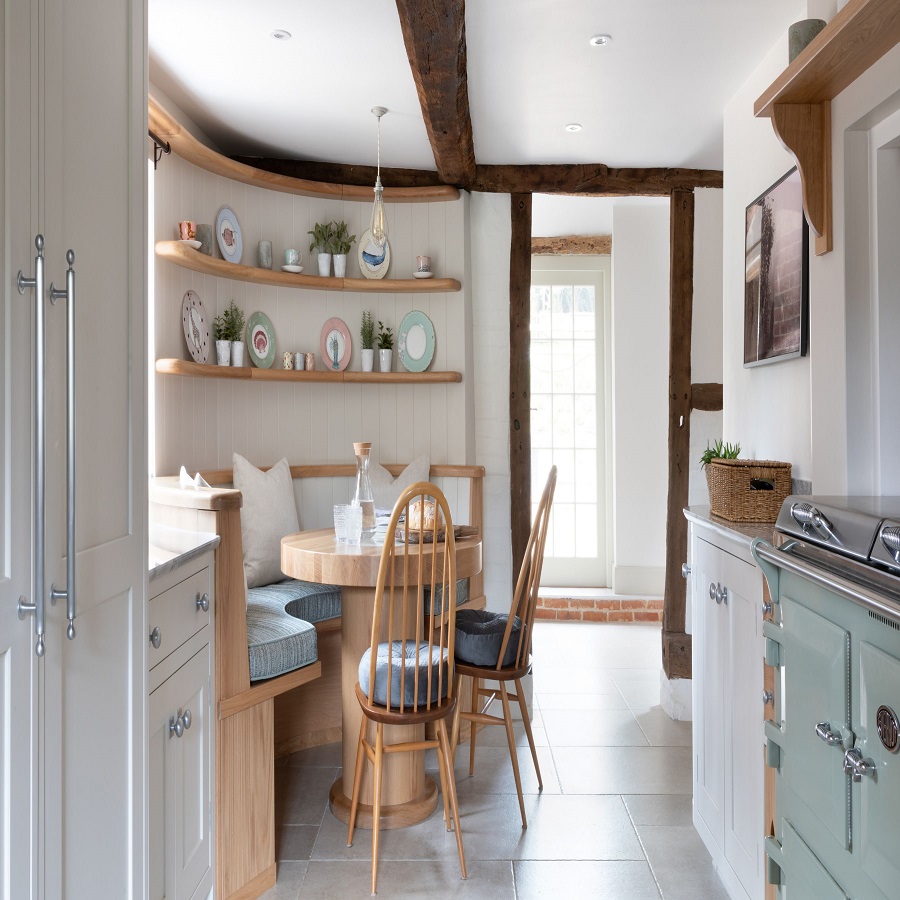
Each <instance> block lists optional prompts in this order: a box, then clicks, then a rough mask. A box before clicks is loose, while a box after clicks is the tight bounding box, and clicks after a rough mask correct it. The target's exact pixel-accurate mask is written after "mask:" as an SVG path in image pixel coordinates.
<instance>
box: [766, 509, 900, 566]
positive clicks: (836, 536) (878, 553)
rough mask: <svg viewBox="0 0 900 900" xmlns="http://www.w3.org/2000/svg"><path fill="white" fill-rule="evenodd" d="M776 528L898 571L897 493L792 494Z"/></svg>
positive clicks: (899, 525) (899, 526) (899, 522)
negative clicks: (877, 494)
mask: <svg viewBox="0 0 900 900" xmlns="http://www.w3.org/2000/svg"><path fill="white" fill-rule="evenodd" d="M775 528H776V530H777V531H778V532H780V533H781V534H784V535H787V536H789V537H792V538H797V539H798V540H801V541H804V542H806V543H809V544H814V545H816V546H818V547H824V548H828V549H829V550H832V551H834V552H835V553H839V554H841V555H843V556H848V557H850V558H851V559H855V560H858V561H860V562H865V563H868V564H869V565H877V566H880V567H885V568H888V569H890V570H892V571H894V572H900V497H825V496H817V495H813V496H800V495H796V494H792V495H791V496H790V497H788V498H787V500H785V501H784V503H783V504H782V507H781V512H780V513H779V514H778V520H777V522H776V523H775Z"/></svg>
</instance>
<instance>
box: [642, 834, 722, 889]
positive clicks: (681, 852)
mask: <svg viewBox="0 0 900 900" xmlns="http://www.w3.org/2000/svg"><path fill="white" fill-rule="evenodd" d="M638 835H639V836H640V839H641V843H642V844H643V846H644V850H645V851H646V854H647V861H648V862H649V863H650V868H651V869H652V870H653V875H654V877H655V878H656V881H657V883H658V884H659V888H660V891H661V892H662V895H663V900H701V898H702V900H728V894H727V892H726V891H725V887H724V886H723V884H722V882H721V880H720V879H719V876H718V875H717V874H716V871H715V869H714V868H713V865H712V860H711V859H710V856H709V853H708V852H707V850H706V847H704V846H703V841H701V840H700V835H699V834H697V832H696V831H695V830H694V828H693V827H692V826H690V825H641V826H639V827H638Z"/></svg>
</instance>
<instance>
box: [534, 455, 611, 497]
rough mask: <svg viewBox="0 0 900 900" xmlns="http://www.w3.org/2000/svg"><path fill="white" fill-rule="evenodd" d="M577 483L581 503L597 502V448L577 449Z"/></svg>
mask: <svg viewBox="0 0 900 900" xmlns="http://www.w3.org/2000/svg"><path fill="white" fill-rule="evenodd" d="M575 483H576V484H577V485H578V502H579V503H596V502H597V451H596V450H576V451H575ZM538 496H540V495H538Z"/></svg>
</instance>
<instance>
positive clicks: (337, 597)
mask: <svg viewBox="0 0 900 900" xmlns="http://www.w3.org/2000/svg"><path fill="white" fill-rule="evenodd" d="M252 602H260V603H266V604H270V603H279V604H280V605H281V608H282V609H283V610H286V611H287V612H288V614H289V615H292V616H294V618H296V619H306V621H307V622H324V621H325V620H326V619H335V618H337V617H338V616H340V614H341V589H340V588H339V587H338V586H337V585H334V584H316V583H315V582H313V581H297V580H296V579H294V578H288V579H286V580H285V581H279V582H276V583H275V584H267V585H265V586H264V587H255V588H250V590H249V591H247V603H248V605H249V604H250V603H252Z"/></svg>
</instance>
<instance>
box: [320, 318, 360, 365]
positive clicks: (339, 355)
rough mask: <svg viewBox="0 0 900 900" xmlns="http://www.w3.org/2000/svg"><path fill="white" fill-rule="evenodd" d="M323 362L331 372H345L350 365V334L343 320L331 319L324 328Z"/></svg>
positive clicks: (322, 343)
mask: <svg viewBox="0 0 900 900" xmlns="http://www.w3.org/2000/svg"><path fill="white" fill-rule="evenodd" d="M321 347H322V361H323V362H324V363H325V368H326V369H327V370H328V371H329V372H343V371H344V369H346V368H347V366H348V365H349V364H350V351H351V350H352V349H353V347H352V345H351V343H350V332H349V331H348V330H347V323H346V322H344V320H343V319H329V320H328V321H327V322H326V323H325V324H324V325H323V326H322V340H321Z"/></svg>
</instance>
